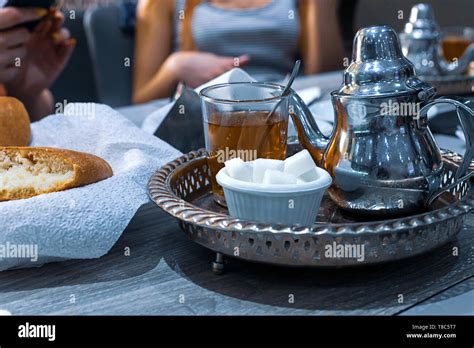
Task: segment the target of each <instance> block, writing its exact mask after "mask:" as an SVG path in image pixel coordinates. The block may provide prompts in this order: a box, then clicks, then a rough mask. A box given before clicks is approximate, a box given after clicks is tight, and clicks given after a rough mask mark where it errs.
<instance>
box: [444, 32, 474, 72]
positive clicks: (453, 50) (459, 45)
mask: <svg viewBox="0 0 474 348" xmlns="http://www.w3.org/2000/svg"><path fill="white" fill-rule="evenodd" d="M473 42H474V28H471V27H461V26H459V27H447V28H444V29H443V38H442V44H443V55H444V57H445V59H446V60H447V61H449V62H453V61H454V60H455V59H457V60H459V59H460V58H461V57H462V56H463V54H464V52H466V49H467V48H468V46H469V45H470V44H472V43H473ZM473 69H474V65H473V63H472V62H471V65H470V67H469V72H470V74H471V72H472V71H474V70H473Z"/></svg>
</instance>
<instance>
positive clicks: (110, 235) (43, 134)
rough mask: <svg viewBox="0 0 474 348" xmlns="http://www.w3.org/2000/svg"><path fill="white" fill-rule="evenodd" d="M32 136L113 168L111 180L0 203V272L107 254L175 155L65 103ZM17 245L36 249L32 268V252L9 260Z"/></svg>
mask: <svg viewBox="0 0 474 348" xmlns="http://www.w3.org/2000/svg"><path fill="white" fill-rule="evenodd" d="M32 132H33V140H32V144H31V146H49V147H59V148H65V149H70V150H76V151H83V152H87V153H91V154H94V155H97V156H100V157H102V158H103V159H105V160H106V161H107V162H108V163H109V164H110V165H111V166H112V168H113V171H114V176H113V177H112V178H110V179H107V180H104V181H101V182H99V183H96V184H92V185H88V186H84V187H81V188H76V189H72V190H67V191H63V192H56V193H51V194H46V195H40V196H37V197H33V198H30V199H25V200H18V201H10V202H0V226H1V229H0V270H5V269H8V268H12V267H34V266H38V265H41V264H43V263H45V262H50V261H56V260H64V259H91V258H97V257H100V256H102V255H104V254H106V253H107V252H108V251H109V250H110V248H111V247H112V246H113V245H114V244H115V242H116V241H117V239H118V238H119V237H120V235H121V234H122V232H123V231H124V230H125V228H126V227H127V225H128V223H129V222H130V220H131V219H132V217H133V216H134V215H135V213H136V211H137V210H138V208H139V207H140V206H141V205H143V204H144V203H147V202H148V201H149V198H148V194H147V182H148V180H149V178H150V177H151V175H152V173H153V172H154V171H155V170H157V169H158V168H159V167H160V166H162V165H163V164H165V163H167V162H169V161H170V160H172V159H173V158H176V157H177V156H179V155H180V153H179V151H177V150H176V149H174V148H173V147H171V146H170V145H168V144H167V143H165V142H163V141H161V140H160V139H158V138H156V137H154V136H151V135H149V134H146V133H145V132H143V131H142V130H140V129H139V128H137V127H136V126H135V125H134V124H133V123H131V122H130V121H128V120H127V119H125V118H124V117H123V116H122V115H121V114H119V113H118V112H116V111H114V110H113V109H111V108H109V107H107V106H104V105H99V104H92V103H88V104H69V105H67V107H66V110H65V112H64V114H58V115H52V116H49V117H47V118H45V119H43V120H41V121H40V122H37V123H34V124H33V125H32ZM22 246H29V247H31V248H30V250H34V248H36V249H37V256H38V259H37V260H36V262H32V261H31V260H32V259H34V258H35V257H34V255H33V256H32V255H31V251H30V252H29V253H28V252H26V253H24V254H23V255H22V256H25V255H26V256H28V257H22V258H16V257H12V255H14V254H13V252H15V251H18V250H20V249H19V248H20V247H22ZM23 250H28V249H27V248H26V247H24V249H23ZM2 256H3V257H2ZM30 256H32V257H30Z"/></svg>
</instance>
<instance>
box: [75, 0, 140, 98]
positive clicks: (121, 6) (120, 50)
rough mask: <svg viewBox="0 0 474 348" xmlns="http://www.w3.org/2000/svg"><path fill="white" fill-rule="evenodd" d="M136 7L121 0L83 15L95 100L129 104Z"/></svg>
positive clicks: (134, 3)
mask: <svg viewBox="0 0 474 348" xmlns="http://www.w3.org/2000/svg"><path fill="white" fill-rule="evenodd" d="M135 8H136V1H120V2H117V4H112V5H108V6H95V7H91V8H89V9H88V10H87V11H86V13H85V15H84V30H85V34H86V38H87V44H88V47H89V52H90V57H91V62H92V71H93V74H94V81H95V87H96V90H97V101H98V102H100V103H104V104H108V105H110V106H112V107H117V106H123V105H129V104H131V93H132V70H133V69H132V66H133V62H132V59H133V47H134V20H135Z"/></svg>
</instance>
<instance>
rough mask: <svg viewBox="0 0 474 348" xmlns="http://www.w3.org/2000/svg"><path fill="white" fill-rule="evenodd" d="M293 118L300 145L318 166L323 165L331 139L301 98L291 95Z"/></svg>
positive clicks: (291, 113)
mask: <svg viewBox="0 0 474 348" xmlns="http://www.w3.org/2000/svg"><path fill="white" fill-rule="evenodd" d="M290 105H291V108H292V110H291V112H290V115H291V118H292V119H293V122H294V124H295V127H296V130H297V132H298V139H299V142H300V144H301V145H302V146H303V147H304V148H305V149H307V150H308V151H309V153H310V154H311V156H312V157H313V160H314V161H315V162H316V164H317V165H319V166H321V165H322V163H323V157H324V153H325V151H326V148H327V146H328V144H329V140H330V138H328V137H326V136H325V135H324V134H323V133H322V132H321V131H320V129H319V127H318V125H317V124H316V122H315V121H314V118H313V116H312V114H311V111H309V109H308V107H307V106H306V104H305V103H304V101H303V100H302V99H301V98H300V96H299V95H298V94H296V93H294V92H293V93H292V94H291V103H290Z"/></svg>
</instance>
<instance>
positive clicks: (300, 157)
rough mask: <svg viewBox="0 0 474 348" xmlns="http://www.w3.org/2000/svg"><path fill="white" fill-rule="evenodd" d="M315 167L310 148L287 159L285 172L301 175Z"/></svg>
mask: <svg viewBox="0 0 474 348" xmlns="http://www.w3.org/2000/svg"><path fill="white" fill-rule="evenodd" d="M315 167H316V164H315V163H314V161H313V158H312V157H311V155H310V154H309V152H308V150H303V151H300V152H298V153H297V154H295V155H293V156H291V157H288V158H287V159H286V160H285V165H284V172H285V173H288V174H293V175H294V176H296V177H299V176H300V175H302V174H305V173H307V172H309V171H310V170H311V169H314V168H315Z"/></svg>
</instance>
